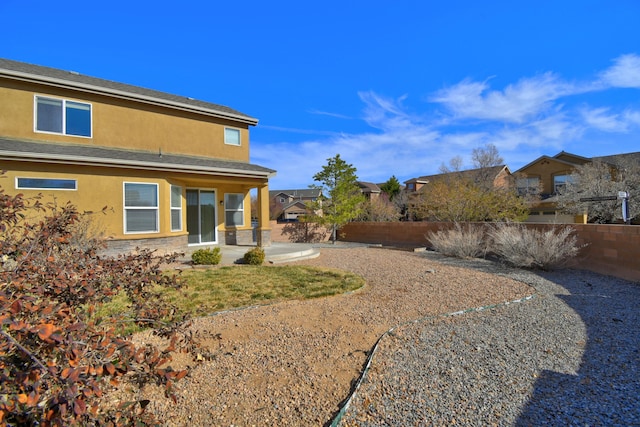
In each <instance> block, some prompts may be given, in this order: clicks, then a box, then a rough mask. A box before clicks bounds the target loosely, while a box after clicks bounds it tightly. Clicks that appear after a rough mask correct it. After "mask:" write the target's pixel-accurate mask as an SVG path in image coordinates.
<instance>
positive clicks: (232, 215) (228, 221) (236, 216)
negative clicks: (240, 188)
mask: <svg viewBox="0 0 640 427" xmlns="http://www.w3.org/2000/svg"><path fill="white" fill-rule="evenodd" d="M224 222H225V225H226V226H227V227H242V226H244V194H241V193H237V194H236V193H227V194H225V195H224Z"/></svg>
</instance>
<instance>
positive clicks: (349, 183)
mask: <svg viewBox="0 0 640 427" xmlns="http://www.w3.org/2000/svg"><path fill="white" fill-rule="evenodd" d="M313 180H314V181H317V182H319V183H320V184H316V185H312V186H311V187H312V188H317V189H320V190H321V191H322V196H321V197H320V199H319V200H318V201H317V202H316V204H315V206H314V209H313V210H314V211H320V210H321V211H322V215H321V216H320V215H318V216H317V219H316V220H317V221H318V222H319V223H321V224H323V225H328V226H330V228H331V241H332V242H333V243H334V244H335V242H336V232H337V230H338V228H340V227H341V226H342V225H344V224H346V223H348V222H349V221H351V220H353V219H355V218H357V217H358V216H359V215H360V213H361V210H362V205H363V203H364V201H365V198H364V195H363V194H362V192H361V191H360V187H358V184H357V181H358V177H357V176H356V168H354V167H353V166H352V165H350V164H348V163H347V162H345V161H344V160H342V159H341V158H340V154H336V156H335V157H332V158H329V159H327V164H326V165H325V166H323V167H322V170H321V171H320V172H318V173H316V174H315V175H314V176H313Z"/></svg>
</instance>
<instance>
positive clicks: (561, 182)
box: [553, 175, 573, 193]
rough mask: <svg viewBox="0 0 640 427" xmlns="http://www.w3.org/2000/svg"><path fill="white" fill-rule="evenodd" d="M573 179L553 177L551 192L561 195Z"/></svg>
mask: <svg viewBox="0 0 640 427" xmlns="http://www.w3.org/2000/svg"><path fill="white" fill-rule="evenodd" d="M572 182H573V177H572V176H571V175H555V176H554V177H553V192H554V193H561V192H562V191H563V190H564V188H565V187H566V186H567V183H572Z"/></svg>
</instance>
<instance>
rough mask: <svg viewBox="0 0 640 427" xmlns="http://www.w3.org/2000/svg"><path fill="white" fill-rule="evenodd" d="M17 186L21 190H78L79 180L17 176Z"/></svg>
mask: <svg viewBox="0 0 640 427" xmlns="http://www.w3.org/2000/svg"><path fill="white" fill-rule="evenodd" d="M16 188H17V189H20V190H77V189H78V181H76V180H75V179H57V178H16Z"/></svg>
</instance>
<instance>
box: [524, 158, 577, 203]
mask: <svg viewBox="0 0 640 427" xmlns="http://www.w3.org/2000/svg"><path fill="white" fill-rule="evenodd" d="M571 172H573V167H572V166H570V165H567V164H566V163H563V162H558V161H554V160H552V159H544V160H542V161H540V162H537V163H535V164H533V165H531V166H529V167H528V168H526V169H523V170H521V171H519V174H518V175H520V174H523V175H525V176H527V177H532V178H533V177H537V178H539V179H540V182H541V183H542V187H543V188H542V193H544V194H551V193H553V192H554V188H553V177H554V176H555V175H568V174H570V173H571Z"/></svg>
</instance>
